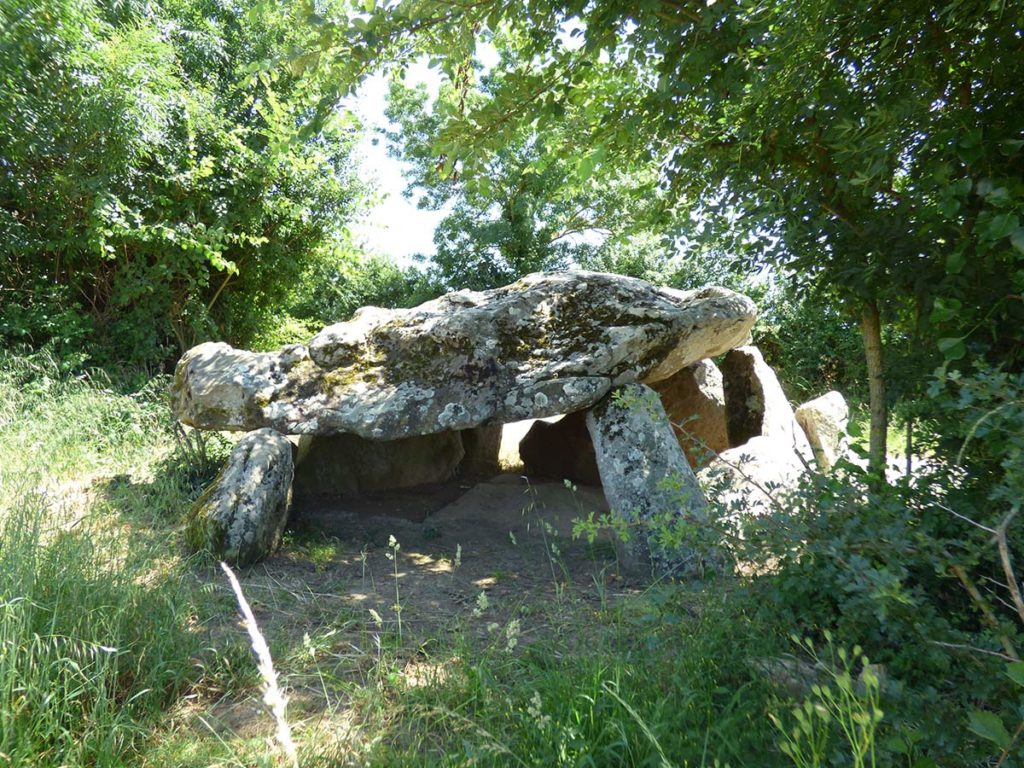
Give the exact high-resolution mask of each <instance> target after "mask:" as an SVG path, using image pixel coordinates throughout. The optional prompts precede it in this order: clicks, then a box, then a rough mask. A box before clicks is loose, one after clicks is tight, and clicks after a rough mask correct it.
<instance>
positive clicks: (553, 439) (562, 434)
mask: <svg viewBox="0 0 1024 768" xmlns="http://www.w3.org/2000/svg"><path fill="white" fill-rule="evenodd" d="M519 458H521V459H522V460H523V468H524V469H525V470H526V474H527V475H529V476H531V477H538V478H546V479H549V480H571V481H572V482H574V483H582V484H583V485H600V484H601V476H600V474H598V471H597V456H596V455H595V454H594V443H593V441H592V440H591V439H590V432H589V431H588V430H587V412H586V411H576V412H575V413H570V414H566V415H565V416H563V417H562V418H560V419H559V420H558V421H556V422H553V423H548V422H545V421H538V422H536V423H534V425H533V426H532V427H530V431H529V432H527V433H526V436H525V437H524V438H523V439H522V440H521V441H520V442H519Z"/></svg>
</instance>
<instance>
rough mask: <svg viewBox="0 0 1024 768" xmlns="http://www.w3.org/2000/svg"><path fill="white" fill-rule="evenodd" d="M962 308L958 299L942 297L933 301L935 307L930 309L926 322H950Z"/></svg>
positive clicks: (961, 303)
mask: <svg viewBox="0 0 1024 768" xmlns="http://www.w3.org/2000/svg"><path fill="white" fill-rule="evenodd" d="M962 307H963V302H961V301H960V300H959V299H946V298H943V297H942V296H940V297H938V298H937V299H935V306H933V307H932V311H931V314H930V315H929V316H928V320H929V321H930V322H932V323H944V322H946V321H947V320H952V319H953V318H954V317H955V316H956V314H957V313H958V312H959V311H960V309H961V308H962Z"/></svg>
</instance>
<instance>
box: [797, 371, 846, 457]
mask: <svg viewBox="0 0 1024 768" xmlns="http://www.w3.org/2000/svg"><path fill="white" fill-rule="evenodd" d="M849 418H850V408H849V406H847V404H846V400H845V399H844V398H843V396H842V395H841V394H839V393H838V392H836V391H834V390H833V391H832V392H826V393H825V394H824V395H822V396H821V397H817V398H815V399H814V400H811V401H809V402H806V403H804V404H803V405H801V406H800V407H799V408H797V409H796V420H797V422H798V423H799V424H800V426H801V427H803V430H804V434H806V435H807V440H808V441H809V442H810V444H811V449H812V450H813V451H814V458H815V460H816V461H817V462H818V467H819V468H820V469H821V470H822V471H823V472H827V471H828V470H830V469H832V467H833V466H834V465H835V463H836V461H837V460H838V459H839V457H840V456H841V455H842V454H843V445H842V440H843V436H844V435H845V434H846V425H847V422H848V421H849Z"/></svg>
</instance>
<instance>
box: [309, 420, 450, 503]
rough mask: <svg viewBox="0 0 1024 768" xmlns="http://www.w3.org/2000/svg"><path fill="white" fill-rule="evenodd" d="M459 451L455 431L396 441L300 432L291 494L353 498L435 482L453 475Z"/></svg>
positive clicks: (442, 480)
mask: <svg viewBox="0 0 1024 768" xmlns="http://www.w3.org/2000/svg"><path fill="white" fill-rule="evenodd" d="M464 455H465V451H464V449H463V447H462V436H461V435H460V434H459V433H458V432H438V433H436V434H433V435H417V436H415V437H404V438H401V439H399V440H367V439H366V438H363V437H359V436H358V435H303V436H302V437H301V438H299V450H298V457H297V460H296V467H295V495H296V496H312V495H321V494H324V495H332V496H336V495H340V496H358V495H361V494H365V493H371V492H373V491H384V490H389V489H393V488H410V487H412V486H416V485H424V484H426V483H440V482H444V481H445V480H448V479H449V478H451V477H452V475H453V474H455V470H456V468H457V467H458V466H459V463H460V462H461V461H462V458H463V456H464Z"/></svg>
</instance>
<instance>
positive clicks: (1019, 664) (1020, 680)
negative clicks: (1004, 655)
mask: <svg viewBox="0 0 1024 768" xmlns="http://www.w3.org/2000/svg"><path fill="white" fill-rule="evenodd" d="M1006 676H1007V677H1008V678H1010V679H1011V680H1013V682H1015V683H1016V684H1017V685H1019V686H1021V687H1022V688H1024V661H1015V662H1013V663H1012V664H1007V665H1006Z"/></svg>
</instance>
